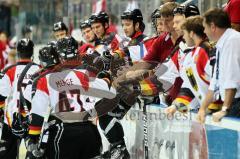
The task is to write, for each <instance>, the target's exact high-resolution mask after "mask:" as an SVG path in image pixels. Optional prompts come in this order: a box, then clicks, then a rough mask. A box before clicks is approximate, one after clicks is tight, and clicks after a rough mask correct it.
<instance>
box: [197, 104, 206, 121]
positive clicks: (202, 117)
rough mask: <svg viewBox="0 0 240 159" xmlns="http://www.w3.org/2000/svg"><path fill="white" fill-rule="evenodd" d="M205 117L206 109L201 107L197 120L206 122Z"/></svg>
mask: <svg viewBox="0 0 240 159" xmlns="http://www.w3.org/2000/svg"><path fill="white" fill-rule="evenodd" d="M205 119H206V110H205V109H203V108H200V109H199V111H198V114H197V120H198V121H199V122H200V123H202V124H204V123H205Z"/></svg>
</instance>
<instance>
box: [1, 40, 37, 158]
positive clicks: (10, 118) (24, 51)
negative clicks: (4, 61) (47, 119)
mask: <svg viewBox="0 0 240 159" xmlns="http://www.w3.org/2000/svg"><path fill="white" fill-rule="evenodd" d="M33 47H34V44H33V42H32V41H31V40H30V39H21V40H19V41H18V43H17V56H18V58H19V60H18V62H17V63H16V64H15V65H12V66H9V67H8V68H6V69H5V70H4V71H3V74H2V77H1V79H0V100H1V101H0V103H1V109H6V113H5V116H4V127H3V133H2V141H5V142H1V147H2V148H3V149H5V150H4V151H1V153H0V156H1V158H9V159H14V158H16V156H17V137H16V136H18V137H22V135H24V131H22V127H21V126H22V125H21V123H19V120H18V119H19V118H18V117H19V116H20V115H19V114H20V113H22V114H24V113H23V112H20V110H21V109H20V99H19V90H18V79H19V77H20V76H21V73H22V70H23V69H24V68H25V67H26V65H27V64H29V63H31V62H32V61H31V57H32V55H33ZM38 69H39V66H38V65H36V64H34V65H32V66H31V67H30V68H29V70H28V71H27V72H26V75H25V76H24V79H23V84H22V87H21V88H20V89H23V90H24V89H25V88H24V87H25V86H26V84H27V83H28V81H29V79H30V78H31V76H32V74H33V73H34V72H36V71H37V70H38ZM6 98H8V102H7V103H6V104H7V105H6V106H5V108H4V105H5V99H6ZM11 129H12V132H11ZM13 134H14V135H16V136H13Z"/></svg>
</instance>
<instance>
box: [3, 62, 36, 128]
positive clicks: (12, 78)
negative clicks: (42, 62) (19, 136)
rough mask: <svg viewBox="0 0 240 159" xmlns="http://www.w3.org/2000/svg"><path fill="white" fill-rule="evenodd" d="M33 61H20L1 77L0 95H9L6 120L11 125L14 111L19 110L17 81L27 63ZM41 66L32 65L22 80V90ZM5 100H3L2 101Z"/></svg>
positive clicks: (6, 105)
mask: <svg viewBox="0 0 240 159" xmlns="http://www.w3.org/2000/svg"><path fill="white" fill-rule="evenodd" d="M29 62H31V61H19V62H18V63H17V64H16V65H15V66H13V67H10V69H8V70H7V72H6V73H5V74H4V76H3V77H2V78H1V79H0V95H1V96H4V97H7V102H6V104H5V110H6V113H5V116H4V122H5V123H6V124H8V125H9V126H11V124H12V119H13V116H12V115H13V113H14V112H18V111H19V108H18V104H19V91H18V90H17V83H18V79H19V76H20V75H21V72H22V71H23V69H24V68H25V67H26V65H27V64H28V63H29ZM39 68H40V66H38V65H32V66H31V67H30V68H29V70H28V71H27V73H26V75H25V76H24V79H23V82H22V88H21V89H22V90H23V91H24V89H25V86H26V85H27V83H28V81H29V80H30V78H31V76H32V75H33V74H34V73H35V72H36V71H37V70H38V69H39ZM2 102H3V101H2Z"/></svg>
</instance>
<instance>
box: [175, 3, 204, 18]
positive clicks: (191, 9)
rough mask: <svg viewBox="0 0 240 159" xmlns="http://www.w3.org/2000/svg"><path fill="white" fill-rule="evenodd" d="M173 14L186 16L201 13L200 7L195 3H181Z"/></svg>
mask: <svg viewBox="0 0 240 159" xmlns="http://www.w3.org/2000/svg"><path fill="white" fill-rule="evenodd" d="M173 14H174V15H175V14H184V15H185V17H186V18H187V17H190V16H195V15H200V12H199V9H198V7H197V6H195V5H193V4H187V5H181V6H179V7H177V8H175V9H174V10H173Z"/></svg>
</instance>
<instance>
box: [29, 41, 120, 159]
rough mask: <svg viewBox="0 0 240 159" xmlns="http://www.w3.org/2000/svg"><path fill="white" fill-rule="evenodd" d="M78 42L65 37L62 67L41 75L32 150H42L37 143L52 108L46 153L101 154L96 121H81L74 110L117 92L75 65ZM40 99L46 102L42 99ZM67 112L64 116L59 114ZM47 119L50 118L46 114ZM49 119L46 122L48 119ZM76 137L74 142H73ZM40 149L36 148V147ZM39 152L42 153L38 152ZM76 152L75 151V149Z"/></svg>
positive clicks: (61, 46) (58, 155)
mask: <svg viewBox="0 0 240 159" xmlns="http://www.w3.org/2000/svg"><path fill="white" fill-rule="evenodd" d="M77 47H78V45H77V42H76V40H74V39H73V38H71V37H70V38H69V37H66V38H63V39H61V40H60V41H58V43H57V52H58V54H59V55H60V59H61V63H62V65H61V67H62V66H64V68H63V67H62V69H59V70H58V71H56V72H52V73H50V74H47V75H46V76H43V77H41V78H40V79H39V80H38V82H37V87H36V93H35V95H34V96H33V98H32V110H31V115H32V121H31V124H30V127H29V135H30V140H29V142H28V148H29V149H28V150H29V151H30V152H32V153H33V155H36V154H42V153H41V152H43V151H42V150H41V149H40V150H37V151H34V150H32V149H31V148H33V147H34V146H35V147H37V146H36V145H38V142H41V140H40V141H39V140H38V139H39V135H40V132H41V129H42V128H41V127H42V124H43V122H44V121H46V120H44V115H45V114H46V113H47V110H49V109H50V110H51V111H50V118H49V119H50V123H53V125H51V126H50V127H49V137H48V142H47V145H46V152H45V155H46V157H47V158H71V159H79V158H86V159H88V158H93V157H95V156H97V155H99V154H100V147H101V138H100V135H99V133H98V130H97V128H96V126H95V125H93V124H92V123H91V122H90V121H85V122H81V121H78V120H75V119H73V118H72V113H73V114H74V113H79V112H82V111H85V110H89V109H91V108H92V107H94V105H95V104H96V102H97V101H98V99H101V98H105V97H106V98H114V97H115V96H116V92H115V90H114V89H112V88H111V87H109V85H108V83H107V82H106V81H104V80H103V79H98V78H96V79H94V80H92V79H91V78H90V77H88V76H87V74H86V71H85V70H82V71H79V70H75V69H72V68H71V66H70V65H65V63H68V64H69V63H72V62H75V61H76V57H77V56H78V52H77ZM39 100H41V101H42V102H41V103H39ZM61 113H62V114H65V115H67V118H63V119H62V118H61V115H60V117H59V116H58V115H57V114H61ZM45 119H46V118H45ZM44 123H46V122H44ZM73 141H74V142H73ZM35 150H36V149H35ZM36 152H38V153H36ZM73 152H74V153H73Z"/></svg>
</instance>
